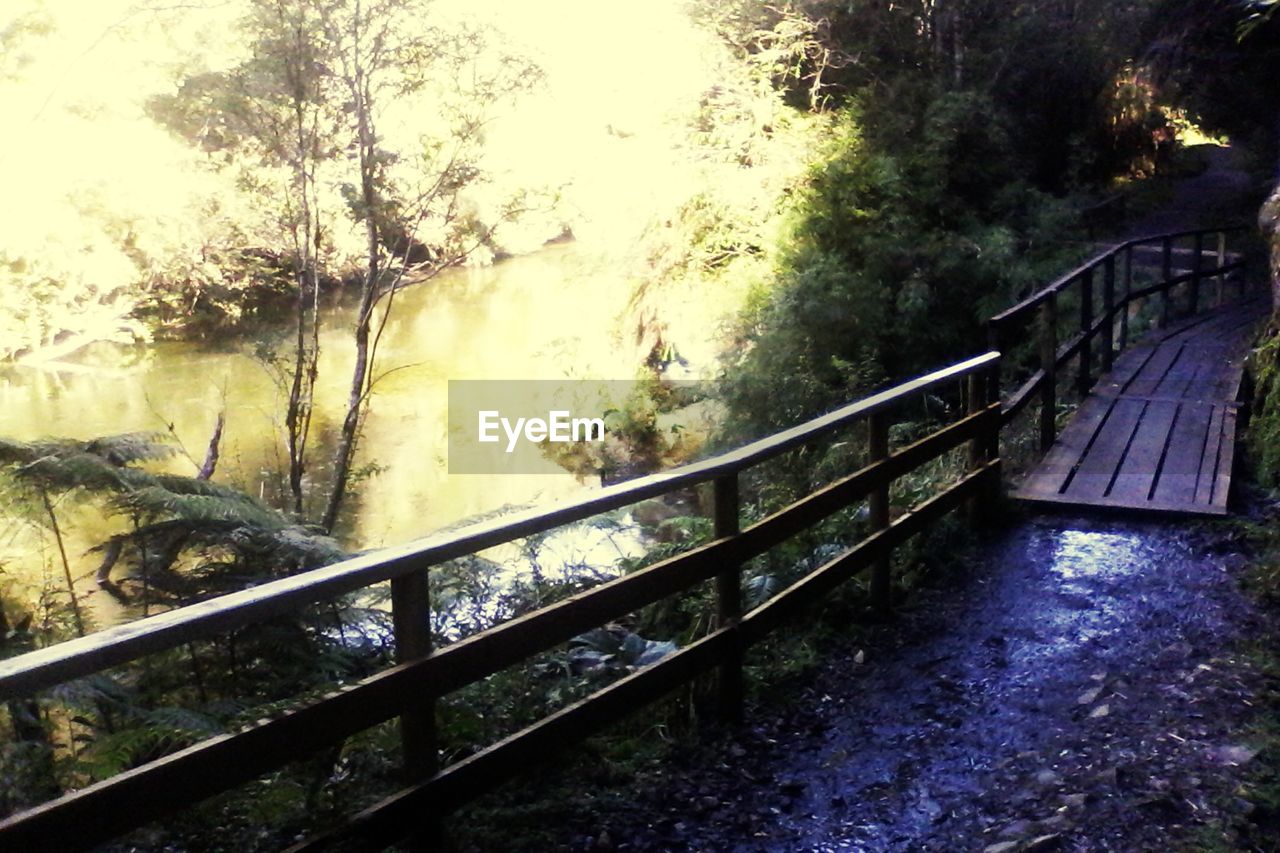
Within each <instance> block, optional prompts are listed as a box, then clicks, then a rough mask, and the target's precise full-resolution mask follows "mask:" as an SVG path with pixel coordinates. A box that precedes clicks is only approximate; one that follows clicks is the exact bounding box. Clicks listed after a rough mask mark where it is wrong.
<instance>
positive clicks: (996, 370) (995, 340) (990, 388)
mask: <svg viewBox="0 0 1280 853" xmlns="http://www.w3.org/2000/svg"><path fill="white" fill-rule="evenodd" d="M1001 343H1002V341H1001V340H1000V327H999V326H997V325H996V324H995V323H994V322H992V321H990V320H988V321H987V351H988V352H1003V351H1004V350H1002V349H1001V348H1000V345H1001ZM986 399H987V400H990V401H992V402H994V401H996V400H999V399H1000V362H999V361H997V362H995V363H994V364H992V365H991V372H990V373H988V374H987V394H986ZM989 449H990V451H991V458H995V457H996V456H999V455H1000V429H999V427H998V426H997V428H996V433H995V436H994V438H993V440H992V442H991V446H990V448H989Z"/></svg>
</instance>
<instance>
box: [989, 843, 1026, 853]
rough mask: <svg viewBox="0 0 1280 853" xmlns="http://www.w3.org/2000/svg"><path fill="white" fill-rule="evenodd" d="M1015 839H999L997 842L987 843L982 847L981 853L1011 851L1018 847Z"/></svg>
mask: <svg viewBox="0 0 1280 853" xmlns="http://www.w3.org/2000/svg"><path fill="white" fill-rule="evenodd" d="M1018 844H1019V842H1017V841H1001V842H1000V843H999V844H988V845H987V846H986V847H984V848H982V853H1013V851H1014V850H1017V849H1018Z"/></svg>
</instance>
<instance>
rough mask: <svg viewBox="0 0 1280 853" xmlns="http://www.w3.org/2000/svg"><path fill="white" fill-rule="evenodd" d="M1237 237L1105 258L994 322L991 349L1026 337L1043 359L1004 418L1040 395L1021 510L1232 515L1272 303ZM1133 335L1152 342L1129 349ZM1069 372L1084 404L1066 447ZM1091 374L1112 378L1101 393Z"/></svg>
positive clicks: (1161, 242) (1141, 242) (1168, 238)
mask: <svg viewBox="0 0 1280 853" xmlns="http://www.w3.org/2000/svg"><path fill="white" fill-rule="evenodd" d="M1231 233H1232V232H1231V231H1230V230H1217V231H1188V232H1184V233H1177V234H1165V235H1159V236H1157V237H1151V238H1142V239H1138V240H1131V241H1128V242H1125V243H1122V244H1120V245H1117V246H1111V247H1108V248H1106V249H1105V250H1104V251H1102V252H1101V253H1099V254H1098V255H1097V256H1095V257H1094V258H1092V259H1091V260H1090V261H1089V262H1088V263H1086V264H1085V265H1084V266H1082V267H1081V268H1079V269H1077V270H1074V271H1072V272H1071V273H1069V274H1068V275H1066V276H1064V277H1063V278H1061V279H1059V280H1058V281H1056V282H1054V283H1053V284H1052V285H1050V286H1049V287H1047V288H1045V289H1043V290H1041V291H1039V292H1037V293H1036V294H1034V295H1033V296H1031V297H1030V298H1028V299H1026V300H1023V301H1022V302H1020V303H1019V304H1018V305H1015V306H1014V307H1012V308H1010V309H1008V310H1007V311H1004V312H1002V313H1001V314H998V315H997V316H995V317H994V318H992V320H991V322H990V325H989V329H990V335H991V343H992V348H993V349H997V348H999V347H1000V346H1001V345H1002V344H1004V342H1007V341H1012V340H1015V339H1016V338H1017V337H1018V336H1022V337H1023V338H1030V339H1033V340H1035V345H1036V349H1037V356H1036V365H1037V366H1038V368H1039V369H1038V370H1037V371H1036V372H1035V374H1034V375H1033V376H1032V377H1031V379H1029V380H1028V381H1027V382H1026V383H1025V384H1024V385H1023V386H1022V387H1021V388H1020V389H1018V391H1017V392H1016V393H1014V394H1013V395H1012V397H1011V398H1010V400H1009V402H1008V403H1007V404H1006V406H1005V415H1006V418H1008V417H1010V416H1011V415H1013V414H1014V413H1016V412H1017V411H1018V410H1019V409H1020V407H1022V406H1023V405H1025V404H1026V403H1028V402H1029V401H1030V400H1031V399H1032V398H1033V397H1038V398H1039V401H1040V412H1039V442H1038V443H1039V448H1040V450H1041V451H1042V452H1043V453H1044V458H1043V460H1042V461H1041V463H1040V464H1039V465H1038V466H1037V467H1036V468H1035V469H1034V470H1032V471H1031V472H1030V473H1029V474H1028V475H1027V476H1026V477H1025V479H1024V480H1023V481H1022V482H1021V483H1020V484H1019V485H1018V486H1017V487H1016V488H1015V489H1014V491H1013V493H1012V494H1013V496H1014V497H1015V498H1017V499H1019V500H1022V501H1026V502H1029V503H1035V504H1041V505H1053V506H1066V507H1074V508H1095V509H1103V508H1105V509H1113V510H1129V511H1145V512H1160V513H1175V514H1188V515H1223V514H1226V512H1227V499H1228V496H1229V494H1230V491H1231V471H1232V465H1233V462H1234V459H1235V440H1236V430H1237V426H1238V421H1239V412H1240V408H1241V404H1242V402H1243V401H1242V399H1241V391H1242V379H1243V375H1244V360H1245V357H1246V356H1247V355H1248V352H1249V348H1250V346H1251V344H1252V342H1253V340H1254V335H1255V332H1256V329H1257V326H1258V324H1259V322H1260V321H1261V320H1262V319H1263V318H1265V317H1266V316H1267V315H1268V313H1269V311H1270V308H1271V305H1270V300H1269V298H1268V297H1267V295H1266V294H1264V293H1258V292H1250V291H1249V289H1248V287H1247V280H1246V278H1245V277H1244V275H1243V264H1244V261H1243V258H1242V257H1241V256H1240V255H1238V254H1235V253H1229V252H1228V251H1227V248H1226V246H1227V238H1228V235H1229V234H1231ZM1210 238H1212V239H1213V243H1214V245H1213V246H1212V247H1209V246H1208V245H1207V244H1206V243H1207V240H1209V239H1210ZM1178 262H1180V263H1181V264H1182V265H1183V266H1181V267H1180V266H1178V265H1175V264H1176V263H1178ZM1135 323H1137V324H1139V326H1140V328H1141V329H1143V330H1144V331H1143V333H1142V334H1140V335H1139V336H1138V337H1139V340H1138V341H1137V345H1136V346H1134V347H1132V348H1128V344H1129V341H1130V338H1131V337H1132V336H1133V332H1134V331H1135V330H1134V329H1133V328H1132V327H1133V325H1134V324H1135ZM1032 326H1034V328H1032ZM1064 327H1065V329H1066V334H1065V335H1064V333H1063V330H1064ZM1064 337H1065V339H1066V340H1065V343H1064V344H1062V345H1061V346H1059V344H1058V341H1059V340H1060V339H1062V338H1064ZM1072 367H1074V368H1075V370H1074V376H1072V377H1070V378H1071V379H1073V380H1074V382H1073V384H1074V389H1075V391H1076V393H1077V394H1078V395H1079V396H1080V397H1081V398H1083V400H1082V402H1081V404H1080V406H1079V408H1078V409H1077V410H1076V412H1075V415H1074V417H1072V418H1071V420H1070V421H1069V422H1068V423H1067V424H1066V426H1065V428H1064V429H1063V431H1062V434H1061V436H1060V437H1059V436H1058V435H1057V420H1058V415H1059V413H1058V406H1057V400H1058V390H1059V389H1058V385H1059V382H1058V379H1059V377H1060V376H1061V375H1062V373H1063V372H1064V371H1068V370H1070V369H1071V368H1072ZM1096 370H1100V371H1101V372H1102V373H1103V375H1102V376H1101V377H1100V378H1098V379H1096V381H1095V378H1094V377H1095V376H1097V373H1096V372H1095V371H1096ZM1055 440H1056V442H1055Z"/></svg>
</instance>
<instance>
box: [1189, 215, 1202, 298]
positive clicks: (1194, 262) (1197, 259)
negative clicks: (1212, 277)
mask: <svg viewBox="0 0 1280 853" xmlns="http://www.w3.org/2000/svg"><path fill="white" fill-rule="evenodd" d="M1203 270H1204V232H1203V231H1197V232H1196V237H1195V249H1194V254H1192V255H1191V293H1190V299H1189V302H1190V304H1189V305H1188V307H1187V313H1188V314H1194V313H1196V311H1198V310H1199V309H1200V279H1201V278H1202V272H1203Z"/></svg>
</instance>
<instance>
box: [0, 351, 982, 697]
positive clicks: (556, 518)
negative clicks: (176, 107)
mask: <svg viewBox="0 0 1280 853" xmlns="http://www.w3.org/2000/svg"><path fill="white" fill-rule="evenodd" d="M999 358H1000V355H999V353H996V352H988V353H984V354H983V355H979V356H975V357H974V358H970V359H967V360H965V361H962V362H959V363H958V364H953V365H951V366H949V367H946V368H943V369H941V370H937V371H934V372H933V373H930V374H927V375H925V376H921V377H919V378H916V379H912V380H910V381H908V382H904V383H902V384H899V385H895V386H893V387H892V388H888V389H885V390H883V391H880V392H879V393H876V394H873V395H871V396H869V397H866V398H864V399H861V400H857V401H855V402H853V403H850V404H848V405H846V406H842V407H841V408H838V409H836V410H834V411H832V412H829V413H828V414H825V415H822V416H820V417H817V418H814V419H812V420H810V421H807V422H805V423H803V424H800V425H798V426H795V427H792V428H790V429H787V430H784V431H782V432H779V433H775V434H773V435H770V436H767V437H765V438H762V439H759V440H757V441H754V442H751V443H750V444H747V445H744V446H743V447H740V448H738V449H736V450H732V451H729V452H727V453H724V454H721V455H719V456H714V457H712V458H710V459H706V460H703V461H700V462H695V463H692V464H690V465H685V466H682V467H680V468H676V469H673V470H671V471H665V472H662V473H658V474H652V475H650V476H647V477H642V478H640V479H637V480H632V481H630V482H627V483H620V484H617V485H614V486H610V487H608V488H605V489H602V490H601V491H599V492H596V493H594V494H590V495H586V496H583V497H580V498H576V499H573V500H570V501H567V502H564V503H561V504H558V505H555V506H551V507H543V508H534V509H529V510H525V511H522V512H518V513H515V514H513V515H509V516H503V517H500V518H496V519H491V520H489V521H484V522H480V523H478V524H474V525H470V526H468V527H466V528H463V529H461V530H457V531H452V532H449V533H447V534H439V535H435V536H430V537H427V538H425V539H422V540H418V541H416V542H411V543H409V544H406V545H402V546H398V547H393V548H387V549H383V550H379V551H374V552H371V553H368V554H364V555H361V556H357V557H353V558H351V559H348V560H343V561H341V562H339V563H334V564H333V565H330V566H325V567H322V568H318V569H312V570H310V571H306V572H302V573H299V574H296V575H291V576H289V577H286V578H280V579H278V580H274V581H268V582H267V583H264V584H260V585H258V586H254V587H251V588H249V589H245V590H241V591H239V592H233V593H228V594H225V595H221V596H218V597H216V598H211V599H209V600H207V601H203V602H199V603H197V604H190V605H187V606H185V607H180V608H177V609H174V610H170V611H167V612H165V613H160V614H156V615H154V616H149V617H146V618H144V619H140V620H138V621H136V622H130V623H128V624H125V625H117V626H115V627H112V628H107V629H105V630H103V631H98V632H95V633H93V634H89V635H87V636H85V637H79V638H76V639H72V640H67V641H65V642H62V643H58V644H56V645H53V646H49V647H47V648H44V649H37V650H35V651H31V652H27V653H26V654H23V655H19V656H17V657H13V658H9V659H8V660H4V661H0V701H4V700H6V699H9V698H12V697H14V696H17V695H22V694H25V693H29V692H31V691H33V690H38V689H41V688H43V687H48V686H52V685H55V684H60V683H62V682H64V681H68V680H71V679H74V678H81V677H84V676H86V675H91V674H93V673H96V672H99V671H101V670H103V669H107V668H109V667H111V666H115V665H118V664H122V663H127V662H128V661H131V660H133V659H135V658H137V657H140V656H141V655H144V654H150V653H153V652H158V651H163V650H165V649H169V648H174V647H176V646H179V645H182V644H184V643H189V642H192V641H193V640H198V639H203V638H206V637H209V636H212V635H215V634H220V633H224V632H226V631H231V630H234V629H236V628H240V627H244V626H245V625H249V624H252V623H254V622H258V621H261V620H263V619H266V618H269V617H271V616H277V615H280V614H282V613H287V612H290V611H292V610H295V609H297V608H299V607H302V606H304V605H307V604H311V603H314V602H317V601H322V600H326V599H330V598H333V597H336V596H339V595H343V594H346V593H349V592H354V591H356V590H358V589H363V588H365V587H367V586H370V585H372V584H375V583H381V582H383V581H387V580H391V579H393V578H396V577H401V576H404V575H407V574H409V573H411V572H414V571H417V570H419V569H423V568H426V567H428V566H432V565H435V564H438V563H443V562H447V561H449V560H452V559H455V558H457V557H461V556H465V555H467V554H472V553H475V552H476V551H481V550H484V549H486V548H491V547H493V546H495V545H500V544H502V543H505V542H509V541H511V540H513V539H519V538H522V537H525V536H530V535H533V534H536V533H541V532H543V531H545V530H549V529H551V528H554V527H559V526H561V525H564V524H570V523H572V522H575V521H581V520H582V519H585V518H589V517H591V516H593V515H598V514H600V513H603V512H609V511H610V510H614V509H618V508H621V507H624V506H628V505H630V504H634V503H637V502H639V501H642V500H645V499H647V498H650V497H654V496H657V495H661V494H666V493H668V492H671V491H674V490H676V489H680V488H684V487H687V486H692V485H697V484H699V483H705V482H708V481H711V480H715V479H717V478H720V477H725V476H729V475H732V474H736V473H738V472H739V471H741V470H743V469H744V468H749V467H751V466H753V465H757V464H759V463H761V462H764V461H766V460H768V459H771V458H773V457H775V456H778V455H779V454H781V453H784V452H786V451H787V450H791V449H793V448H795V447H798V446H800V445H801V444H804V443H806V442H809V441H812V440H814V439H816V438H819V437H821V436H823V435H825V434H827V433H830V432H832V431H834V430H836V429H838V428H840V427H843V426H846V425H848V424H850V423H853V422H855V421H858V420H861V419H863V418H866V417H869V416H871V415H873V414H876V413H878V412H882V411H884V410H885V409H887V408H889V407H891V406H893V405H895V404H896V403H898V402H900V401H901V400H903V399H905V398H907V397H910V396H913V395H915V394H919V393H922V392H924V391H928V390H930V389H932V388H934V387H936V386H938V385H941V384H944V383H947V382H952V381H955V380H957V379H962V378H965V377H967V376H970V375H972V374H976V373H981V372H982V371H984V370H987V369H988V368H990V366H991V365H992V364H994V363H996V362H997V361H998V359H999Z"/></svg>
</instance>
